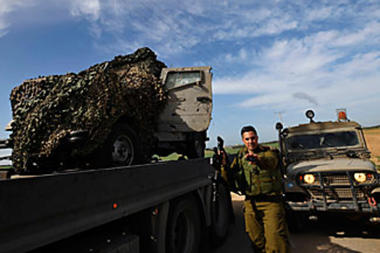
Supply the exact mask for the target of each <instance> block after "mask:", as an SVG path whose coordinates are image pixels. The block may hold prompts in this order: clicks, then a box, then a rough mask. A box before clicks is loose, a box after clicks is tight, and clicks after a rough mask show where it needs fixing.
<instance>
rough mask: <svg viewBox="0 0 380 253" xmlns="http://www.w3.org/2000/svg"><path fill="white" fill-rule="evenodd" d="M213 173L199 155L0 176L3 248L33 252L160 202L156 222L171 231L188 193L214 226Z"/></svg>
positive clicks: (0, 238) (205, 220) (0, 242)
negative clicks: (178, 203) (176, 208)
mask: <svg viewBox="0 0 380 253" xmlns="http://www.w3.org/2000/svg"><path fill="white" fill-rule="evenodd" d="M214 173H215V170H214V168H213V167H212V166H211V165H210V161H209V159H194V160H183V161H171V162H159V163H154V164H146V165H136V166H128V167H115V168H104V169H96V170H86V171H74V172H64V173H55V174H46V175H38V176H30V177H20V178H10V179H3V180H0V214H1V215H0V252H26V251H30V250H33V249H36V248H38V247H41V246H44V245H47V244H50V243H53V242H56V241H58V240H61V239H64V238H67V237H70V236H73V235H75V234H78V233H80V232H83V231H86V230H89V229H92V228H95V227H98V226H100V225H103V224H106V223H109V222H112V221H115V220H117V219H120V218H122V217H127V216H129V215H132V214H136V213H138V212H140V211H142V210H144V209H147V208H152V207H155V206H158V207H161V208H162V207H164V208H163V210H166V211H165V212H163V216H162V217H161V216H160V217H161V218H159V219H160V220H158V221H157V222H161V225H157V224H159V223H157V224H156V225H155V227H156V230H157V229H158V230H159V231H161V232H159V233H161V234H166V231H165V228H166V221H167V220H169V219H170V217H169V219H168V212H169V207H173V204H172V202H171V201H172V200H174V199H181V198H182V197H183V196H186V195H189V194H193V195H194V196H196V198H197V199H198V200H197V202H199V206H200V209H201V210H200V211H199V213H200V214H202V215H201V216H202V217H203V218H202V220H203V223H204V225H206V226H211V225H212V223H213V218H212V217H211V216H212V210H211V209H212V205H211V202H212V193H213V184H212V180H211V179H212V177H213V175H214ZM221 204H223V203H221ZM170 205H171V206H170ZM158 210H160V211H161V209H158ZM214 220H215V219H214ZM162 224H164V225H162ZM157 226H163V227H164V228H159V227H157ZM164 238H165V236H164ZM156 241H157V240H156ZM163 241H165V240H163ZM163 243H164V242H162V240H161V242H160V243H159V244H163ZM157 247H158V248H160V249H159V250H157V252H166V251H165V246H162V245H161V246H157ZM137 252H138V251H137Z"/></svg>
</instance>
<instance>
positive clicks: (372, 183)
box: [276, 110, 380, 220]
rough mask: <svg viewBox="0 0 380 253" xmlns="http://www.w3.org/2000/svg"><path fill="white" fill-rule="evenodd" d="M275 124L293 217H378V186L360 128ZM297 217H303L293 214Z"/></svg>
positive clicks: (342, 123)
mask: <svg viewBox="0 0 380 253" xmlns="http://www.w3.org/2000/svg"><path fill="white" fill-rule="evenodd" d="M306 116H307V117H308V118H309V119H310V122H309V123H307V124H301V125H298V126H294V127H288V128H283V126H282V124H281V123H277V125H276V129H277V130H278V131H279V144H280V151H281V157H282V161H283V173H284V192H285V198H286V203H287V207H288V208H289V209H290V210H291V211H293V214H296V215H297V214H307V215H313V217H318V216H317V213H318V212H325V213H326V212H354V213H358V214H367V215H368V216H370V217H371V219H375V220H378V218H377V217H376V216H380V211H379V210H380V204H379V203H380V184H379V174H378V172H377V170H376V166H375V165H374V164H373V163H372V162H371V161H370V160H369V158H370V152H369V151H368V149H367V146H366V142H365V139H364V135H363V131H362V128H361V126H360V125H359V124H358V123H356V122H353V121H349V120H344V121H337V122H331V121H328V122H315V121H314V120H313V117H314V112H313V111H311V110H309V111H307V112H306ZM294 212H299V213H294Z"/></svg>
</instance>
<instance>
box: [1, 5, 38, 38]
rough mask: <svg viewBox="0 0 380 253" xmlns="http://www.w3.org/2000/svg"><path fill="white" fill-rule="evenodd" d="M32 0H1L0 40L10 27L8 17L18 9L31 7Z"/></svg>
mask: <svg viewBox="0 0 380 253" xmlns="http://www.w3.org/2000/svg"><path fill="white" fill-rule="evenodd" d="M33 2H34V1H32V0H1V1H0V38H1V37H2V36H4V35H6V34H7V33H8V27H9V26H10V25H11V23H10V21H9V20H8V18H9V15H10V14H11V13H12V12H14V11H15V10H17V9H18V8H27V7H30V6H32V5H33Z"/></svg>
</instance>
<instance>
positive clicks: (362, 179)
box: [354, 172, 367, 183]
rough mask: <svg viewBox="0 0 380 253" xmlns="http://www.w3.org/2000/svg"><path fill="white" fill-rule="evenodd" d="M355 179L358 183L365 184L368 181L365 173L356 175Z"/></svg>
mask: <svg viewBox="0 0 380 253" xmlns="http://www.w3.org/2000/svg"><path fill="white" fill-rule="evenodd" d="M354 179H355V181H356V182H358V183H364V182H365V181H367V175H366V174H365V173H363V172H357V173H354Z"/></svg>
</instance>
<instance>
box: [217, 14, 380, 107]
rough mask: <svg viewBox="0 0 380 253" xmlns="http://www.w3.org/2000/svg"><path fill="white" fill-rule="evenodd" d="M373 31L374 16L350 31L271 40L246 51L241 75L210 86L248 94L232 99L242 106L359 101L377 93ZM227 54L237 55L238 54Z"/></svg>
mask: <svg viewBox="0 0 380 253" xmlns="http://www.w3.org/2000/svg"><path fill="white" fill-rule="evenodd" d="M379 36H380V29H378V22H376V21H374V22H370V23H368V24H364V25H362V27H356V28H355V29H351V30H349V28H347V29H345V30H343V31H338V30H326V31H321V32H316V33H314V34H310V35H308V36H305V37H301V38H297V39H295V38H292V39H288V40H286V39H280V40H276V41H274V42H273V43H272V45H270V46H269V47H267V48H263V49H262V50H261V51H260V52H259V53H255V52H252V51H251V53H250V55H249V56H248V57H246V58H247V59H252V60H251V61H250V62H249V63H247V68H248V71H247V72H246V73H245V74H244V75H241V76H240V77H235V78H230V77H224V78H219V79H216V80H215V82H214V91H215V93H216V94H245V95H249V94H251V96H252V97H251V98H248V99H246V100H244V101H241V102H237V103H236V104H235V105H237V106H240V107H246V108H247V107H248V108H257V107H260V108H273V109H279V108H284V107H285V108H293V109H295V108H304V107H308V106H310V104H312V105H314V106H319V107H325V106H330V105H331V104H336V105H337V106H338V105H340V106H345V107H347V106H349V105H355V104H357V103H359V104H360V103H361V102H360V101H365V100H366V99H372V98H373V97H374V96H377V97H378V96H379V95H380V85H379V84H378V82H379V81H378V80H380V79H379V77H380V74H379V73H380V48H379V46H378V44H379ZM343 41H345V42H346V43H342V42H343ZM245 50H246V51H248V49H245ZM227 56H228V58H230V59H234V58H239V54H236V55H230V54H228V55H227ZM309 94H313V95H312V96H310V95H309ZM295 98H296V99H295Z"/></svg>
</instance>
